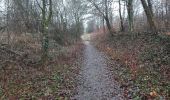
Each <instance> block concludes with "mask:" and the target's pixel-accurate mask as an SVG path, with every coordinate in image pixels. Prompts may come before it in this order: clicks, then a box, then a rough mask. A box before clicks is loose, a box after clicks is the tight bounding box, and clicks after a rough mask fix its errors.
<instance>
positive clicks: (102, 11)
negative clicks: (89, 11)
mask: <svg viewBox="0 0 170 100" xmlns="http://www.w3.org/2000/svg"><path fill="white" fill-rule="evenodd" d="M88 1H89V2H91V4H92V5H93V6H94V7H95V8H96V10H97V11H98V13H99V14H98V15H100V16H101V17H102V18H103V19H104V20H105V22H106V26H107V29H108V31H109V33H110V34H111V35H113V31H112V25H111V20H110V18H109V14H111V13H112V10H111V5H112V1H110V0H101V1H98V2H95V1H93V0H88ZM110 10H111V11H110ZM109 12H110V13H109Z"/></svg>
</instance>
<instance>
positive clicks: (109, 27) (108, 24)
mask: <svg viewBox="0 0 170 100" xmlns="http://www.w3.org/2000/svg"><path fill="white" fill-rule="evenodd" d="M105 20H106V25H107V29H108V31H109V33H110V34H111V35H113V33H112V27H111V25H110V21H109V18H108V17H105Z"/></svg>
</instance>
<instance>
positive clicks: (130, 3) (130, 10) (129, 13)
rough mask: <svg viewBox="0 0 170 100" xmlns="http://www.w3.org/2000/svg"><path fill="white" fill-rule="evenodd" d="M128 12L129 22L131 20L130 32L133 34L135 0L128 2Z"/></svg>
mask: <svg viewBox="0 0 170 100" xmlns="http://www.w3.org/2000/svg"><path fill="white" fill-rule="evenodd" d="M127 12H128V20H129V32H132V31H133V29H134V26H133V0H128V2H127Z"/></svg>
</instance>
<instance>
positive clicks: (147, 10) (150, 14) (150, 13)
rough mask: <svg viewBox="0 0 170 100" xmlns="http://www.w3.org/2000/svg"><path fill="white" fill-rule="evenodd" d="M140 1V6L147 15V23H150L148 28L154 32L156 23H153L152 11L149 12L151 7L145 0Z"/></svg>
mask: <svg viewBox="0 0 170 100" xmlns="http://www.w3.org/2000/svg"><path fill="white" fill-rule="evenodd" d="M141 2H142V6H143V8H144V11H145V14H146V16H147V20H148V23H149V25H150V28H151V30H152V31H153V32H155V31H156V30H157V28H156V24H155V21H154V18H153V15H152V12H151V9H150V7H149V6H148V5H147V3H146V1H145V0H141Z"/></svg>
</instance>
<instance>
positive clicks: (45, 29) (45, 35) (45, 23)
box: [41, 0, 52, 63]
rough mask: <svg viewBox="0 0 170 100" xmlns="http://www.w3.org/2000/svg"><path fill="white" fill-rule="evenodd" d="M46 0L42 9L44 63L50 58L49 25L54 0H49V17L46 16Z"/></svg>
mask: <svg viewBox="0 0 170 100" xmlns="http://www.w3.org/2000/svg"><path fill="white" fill-rule="evenodd" d="M46 3H47V1H46V0H42V5H43V7H42V8H41V10H42V35H43V36H42V39H43V40H42V57H41V60H42V62H43V63H45V62H46V61H47V59H48V48H49V47H48V46H49V40H48V25H49V22H50V21H51V17H52V0H49V13H48V17H47V16H46Z"/></svg>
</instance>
